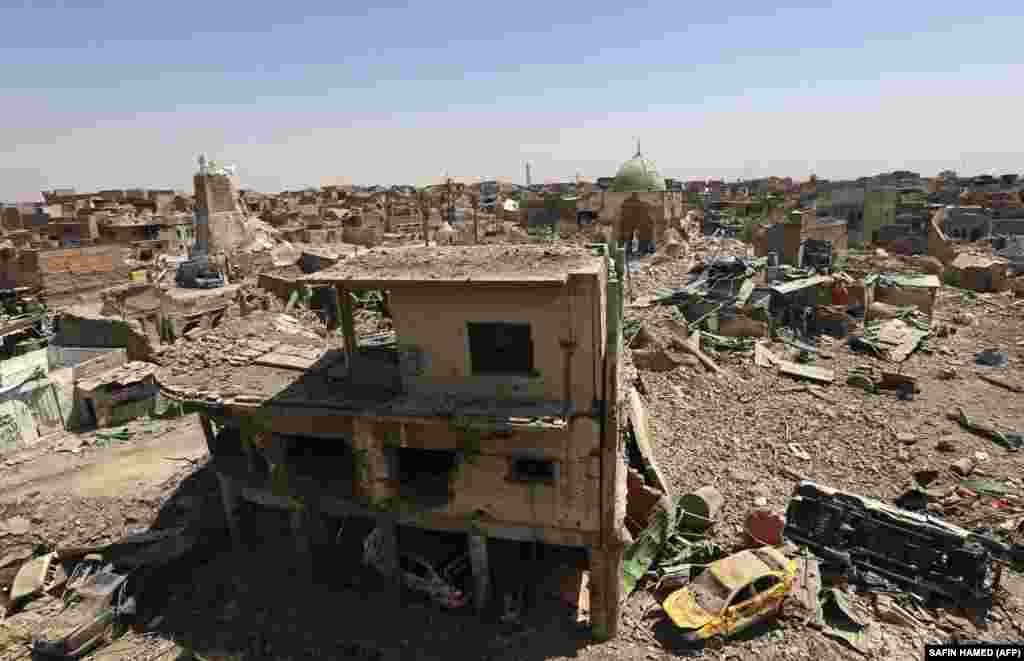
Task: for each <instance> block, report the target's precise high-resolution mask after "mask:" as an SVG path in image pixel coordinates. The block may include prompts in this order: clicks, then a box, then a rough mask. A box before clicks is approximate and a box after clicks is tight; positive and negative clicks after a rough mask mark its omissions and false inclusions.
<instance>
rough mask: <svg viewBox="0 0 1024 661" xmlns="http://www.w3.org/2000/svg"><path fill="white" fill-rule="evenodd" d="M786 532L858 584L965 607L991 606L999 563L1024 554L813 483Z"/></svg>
mask: <svg viewBox="0 0 1024 661" xmlns="http://www.w3.org/2000/svg"><path fill="white" fill-rule="evenodd" d="M784 534H785V536H786V537H787V538H789V539H790V540H792V541H794V542H796V543H798V544H801V545H804V546H807V547H808V548H809V549H811V550H812V551H813V552H814V553H815V555H817V556H819V557H820V558H822V559H824V560H825V561H827V562H829V563H830V564H834V565H838V566H839V567H841V568H843V569H844V570H845V571H846V573H847V574H848V575H849V576H850V579H851V581H853V582H858V583H879V582H883V583H894V584H897V585H899V586H900V587H902V588H904V589H907V590H909V591H910V592H913V593H915V594H917V595H918V596H920V597H922V598H923V599H925V600H926V601H931V602H939V603H941V602H952V603H956V604H958V605H961V606H981V607H984V606H985V605H987V604H988V603H990V602H991V600H992V596H993V592H994V589H995V582H996V581H995V574H994V572H993V560H995V559H1004V560H1011V561H1012V559H1013V558H1014V557H1015V556H1016V555H1017V554H1018V553H1019V549H1018V550H1015V549H1011V548H1010V547H1009V546H1007V545H1005V544H1002V543H1000V542H998V541H996V540H993V539H990V538H987V537H983V536H981V535H977V534H975V533H972V532H970V531H967V530H964V529H963V528H959V527H957V526H954V525H952V524H949V523H946V522H945V521H943V520H941V519H938V518H935V517H932V516H927V515H924V514H918V513H916V512H909V511H906V510H901V509H898V508H896V507H892V506H890V505H886V504H885V503H882V502H879V501H877V500H872V499H870V498H864V497H861V496H857V495H855V494H850V493H844V492H842V491H838V490H836V489H831V488H829V487H825V486H821V485H818V484H815V483H813V482H807V481H805V482H801V483H800V484H799V485H797V488H796V491H795V493H794V495H793V498H792V499H791V500H790V502H789V506H788V508H787V510H786V527H785V531H784Z"/></svg>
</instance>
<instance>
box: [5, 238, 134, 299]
mask: <svg viewBox="0 0 1024 661" xmlns="http://www.w3.org/2000/svg"><path fill="white" fill-rule="evenodd" d="M130 272H131V268H130V267H129V266H128V265H127V264H126V263H125V260H124V256H123V254H122V247H121V246H118V245H104V246H88V247H83V248H65V249H62V250H21V251H11V250H5V251H2V252H0V288H4V289H10V288H14V287H40V288H42V289H43V290H44V291H45V292H46V295H47V297H48V299H49V301H50V303H51V305H52V304H53V303H55V302H61V301H62V300H67V301H70V300H72V299H75V298H76V297H82V296H90V295H97V294H98V293H99V292H100V291H102V290H103V289H106V288H107V287H110V286H111V285H113V284H117V283H120V282H123V281H124V280H126V279H128V278H129V273H130Z"/></svg>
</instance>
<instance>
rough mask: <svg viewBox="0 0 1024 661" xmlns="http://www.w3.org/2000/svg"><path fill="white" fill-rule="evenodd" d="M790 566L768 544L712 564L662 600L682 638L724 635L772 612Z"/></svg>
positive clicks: (787, 583)
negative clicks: (687, 583)
mask: <svg viewBox="0 0 1024 661" xmlns="http://www.w3.org/2000/svg"><path fill="white" fill-rule="evenodd" d="M795 574H796V564H795V563H794V562H793V561H792V560H789V559H788V558H786V557H785V556H784V555H783V554H782V553H781V552H780V551H778V550H777V549H775V548H772V547H767V546H766V547H762V548H758V549H750V550H746V551H740V552H739V553H735V554H733V555H731V556H729V557H727V558H722V559H721V560H717V561H715V562H712V563H711V564H709V565H708V566H707V568H706V569H705V570H704V571H703V572H701V573H700V574H699V575H698V576H697V577H696V578H695V579H693V580H692V581H691V582H690V583H689V585H687V586H686V587H683V588H680V589H678V590H676V591H674V592H672V593H671V594H670V595H669V596H668V598H667V599H665V602H664V604H663V607H664V609H665V612H666V613H668V616H669V618H671V620H672V622H673V623H674V624H675V625H676V626H677V627H679V628H680V629H681V630H682V637H683V639H684V640H686V641H688V642H696V641H700V640H707V639H711V638H717V637H728V636H732V635H733V634H736V633H738V632H740V631H743V630H744V629H747V628H749V627H751V626H754V625H755V624H757V623H759V622H762V621H764V620H767V619H768V618H770V617H773V616H775V615H776V614H778V612H779V609H780V608H781V607H782V602H783V600H784V599H785V597H786V595H787V594H788V593H789V591H790V588H791V587H792V585H793V579H794V577H795Z"/></svg>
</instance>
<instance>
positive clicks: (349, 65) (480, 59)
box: [0, 0, 1024, 200]
mask: <svg viewBox="0 0 1024 661" xmlns="http://www.w3.org/2000/svg"><path fill="white" fill-rule="evenodd" d="M360 4H361V3H358V2H353V1H352V0H346V1H343V2H339V1H338V0H331V1H323V2H321V1H313V0H303V1H300V2H263V1H260V0H256V1H253V0H250V1H248V2H230V1H227V0H204V1H203V2H197V1H194V0H175V2H170V3H154V2H149V1H146V0H134V1H133V2H105V3H104V2H99V1H98V0H83V1H75V2H72V1H70V0H69V1H67V2H61V1H60V0H50V1H49V2H46V1H35V2H33V1H29V2H24V1H22V2H12V0H0V26H3V39H0V200H13V199H19V200H35V199H39V194H38V191H39V190H41V189H45V188H53V187H64V186H71V187H75V188H77V189H79V190H93V189H100V188H122V187H175V188H184V189H188V188H190V185H191V184H190V181H191V179H190V177H191V174H192V172H193V170H194V167H195V166H194V163H195V156H196V154H197V153H198V152H200V151H206V152H207V153H208V154H209V155H210V157H211V158H215V159H222V160H225V161H228V162H234V163H237V165H238V169H239V174H240V175H241V178H242V184H243V186H244V187H247V188H255V189H257V190H264V191H277V190H281V189H284V188H294V187H300V186H309V185H319V184H320V183H321V182H322V181H324V179H325V178H331V177H342V178H346V179H348V180H350V181H352V182H353V183H363V184H371V183H380V184H392V183H409V184H418V183H426V182H428V181H429V180H431V179H433V178H436V177H438V176H440V174H441V173H442V172H443V171H445V170H447V171H449V172H450V173H451V174H453V175H457V176H464V177H475V176H483V177H487V178H493V177H505V178H510V179H512V180H514V181H522V179H523V162H524V161H526V160H529V161H531V162H532V163H533V171H534V180H535V181H538V180H540V181H543V180H545V179H549V178H560V179H566V178H571V177H573V176H575V174H576V173H577V172H579V173H581V174H582V175H583V176H586V177H591V178H596V177H598V176H604V175H611V174H614V172H615V169H616V168H617V166H618V164H619V163H621V162H622V161H623V160H625V159H627V158H629V157H630V156H632V152H633V149H634V141H635V139H636V138H637V137H639V138H640V139H641V141H642V146H643V151H644V153H645V155H646V156H648V157H649V158H652V159H654V160H655V161H656V162H657V164H658V165H659V168H660V169H661V170H662V172H663V174H664V175H665V176H675V177H678V178H684V179H686V178H698V177H700V178H703V177H724V178H728V179H735V178H738V177H754V176H763V175H768V174H777V175H782V176H785V175H789V176H794V177H799V178H805V177H806V176H807V175H808V174H809V173H810V172H815V173H817V174H818V176H820V177H826V178H840V177H853V176H859V175H865V174H871V173H874V172H880V171H886V170H892V169H903V168H906V169H912V170H918V171H921V172H922V173H924V174H929V175H930V174H934V173H936V172H938V171H939V170H941V169H945V168H952V169H955V170H958V171H961V172H964V173H976V172H981V171H990V172H993V173H1002V172H1022V171H1024V159H1022V151H1024V146H1022V145H1024V141H1022V140H1021V138H1020V127H1021V123H1022V119H1021V118H1022V117H1024V87H1022V85H1021V81H1024V56H1022V54H1024V49H1022V48H1021V46H1020V43H1021V40H1022V37H1021V35H1024V9H1022V8H1021V5H1020V3H1019V2H1002V1H999V0H991V1H989V2H985V3H972V2H964V1H962V0H960V1H958V2H947V1H945V0H931V1H929V2H918V1H916V0H895V1H894V0H888V1H887V2H876V1H874V0H859V1H857V2H838V3H836V4H838V5H839V6H838V7H832V6H829V5H828V4H824V3H812V2H789V3H787V4H785V6H775V7H771V6H769V4H768V3H767V2H765V1H764V0H732V1H731V2H681V1H680V0H669V1H666V2H660V1H655V2H649V3H643V4H639V3H637V4H635V5H633V4H631V3H630V2H629V1H628V0H615V1H612V2H608V1H606V0H591V1H590V2H571V1H565V0H562V1H560V2H552V1H550V0H549V1H548V2H535V1H533V0H524V1H521V2H513V3H488V2H465V1H463V0H440V1H435V2H412V3H398V2H387V1H385V2H378V3H374V5H373V6H372V7H371V6H358V5H360ZM979 11H984V12H986V14H987V15H986V16H978V15H975V14H976V13H977V12H979ZM1015 14H1016V15H1015Z"/></svg>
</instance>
